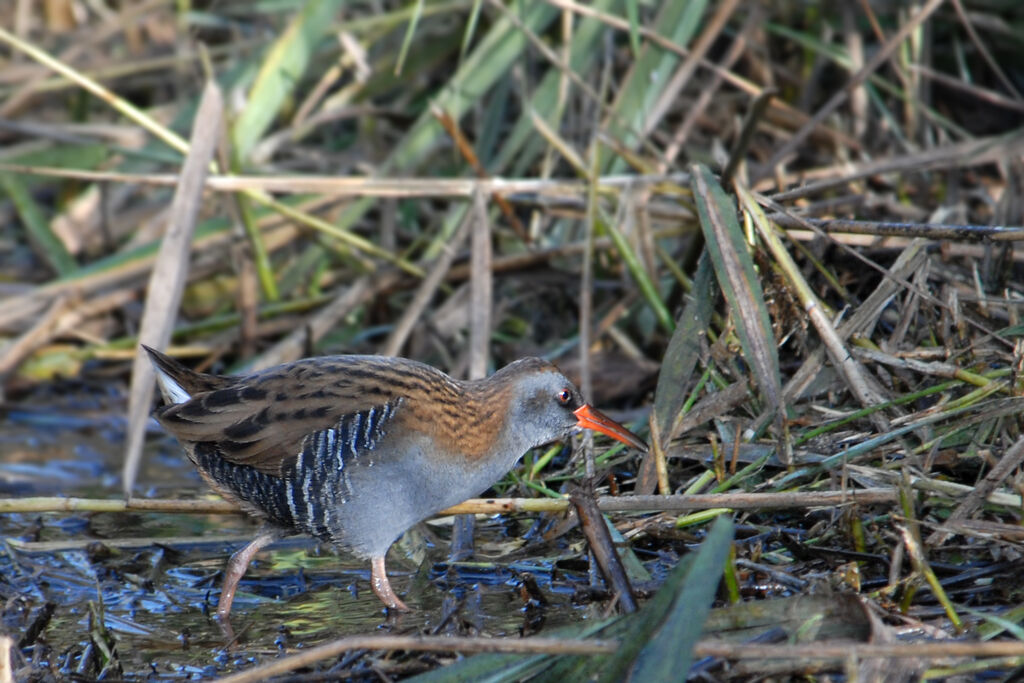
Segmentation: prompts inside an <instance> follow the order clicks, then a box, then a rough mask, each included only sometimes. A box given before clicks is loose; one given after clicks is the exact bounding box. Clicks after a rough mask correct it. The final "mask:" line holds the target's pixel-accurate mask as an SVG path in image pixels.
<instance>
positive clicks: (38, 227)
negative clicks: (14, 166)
mask: <svg viewBox="0 0 1024 683" xmlns="http://www.w3.org/2000/svg"><path fill="white" fill-rule="evenodd" d="M0 187H2V188H3V190H4V192H6V193H7V196H8V197H10V199H11V202H12V203H13V204H14V208H15V209H17V211H18V217H19V218H21V222H22V224H24V226H25V229H26V230H27V231H28V234H29V235H30V236H31V237H32V239H33V241H35V243H36V245H37V246H38V248H39V250H40V253H41V254H42V256H43V258H44V259H46V262H47V263H49V264H50V266H51V267H52V268H53V269H54V270H55V271H57V274H58V275H59V276H60V277H66V276H68V275H71V274H72V273H74V272H75V271H76V270H78V264H77V263H76V262H75V259H74V257H73V256H72V255H71V254H70V253H69V252H68V250H67V249H66V248H65V247H64V243H63V242H61V241H60V240H59V239H58V238H57V236H56V235H54V234H53V231H52V230H50V222H49V221H48V220H46V216H45V215H44V214H43V210H42V209H41V208H39V205H38V204H36V201H35V200H34V199H33V198H32V194H31V193H30V192H29V191H28V188H27V187H25V183H24V181H23V180H22V179H21V178H20V177H19V176H17V175H15V174H13V173H0Z"/></svg>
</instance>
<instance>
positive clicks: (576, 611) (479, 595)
mask: <svg viewBox="0 0 1024 683" xmlns="http://www.w3.org/2000/svg"><path fill="white" fill-rule="evenodd" d="M120 410H121V408H120V406H118V405H117V403H116V402H113V401H112V400H111V399H109V398H108V397H98V398H97V397H95V396H91V397H85V398H84V399H80V400H75V401H65V402H64V404H63V405H62V406H57V407H54V406H48V407H37V408H33V407H31V406H19V407H18V409H16V410H8V411H7V412H6V414H3V413H0V495H2V496H4V497H24V496H81V497H95V498H117V497H120V495H121V493H120V491H121V483H120V482H121V480H120V468H121V458H122V453H121V449H122V448H123V445H122V444H123V432H122V424H123V423H122V422H121V420H120V419H118V418H117V417H116V415H119V414H121V413H120V412H118V411H120ZM139 482H140V483H139V487H138V491H139V492H140V493H139V494H140V495H143V496H148V497H183V498H197V497H202V496H207V495H210V494H209V493H208V491H207V489H206V487H205V485H204V484H203V483H202V481H201V479H200V478H199V476H198V475H197V474H196V473H195V472H194V470H193V469H192V467H191V465H190V464H189V463H188V461H187V460H186V459H185V457H184V455H182V454H181V451H180V449H179V447H178V445H177V444H176V443H175V442H174V441H173V440H172V439H170V438H168V437H167V436H165V435H163V434H162V433H161V432H160V431H159V428H158V427H157V426H156V425H155V423H154V424H153V425H152V433H151V434H150V438H149V439H148V441H147V446H146V456H145V459H144V464H143V467H142V470H141V472H140V476H139ZM521 521H522V522H523V523H520V521H516V520H509V519H507V518H505V517H494V518H490V519H480V520H478V524H477V533H476V543H477V546H476V547H477V555H476V557H475V559H474V561H473V562H465V563H458V564H454V565H449V564H447V563H446V557H445V553H446V551H447V547H448V544H447V542H446V539H447V537H448V534H449V531H450V524H449V523H448V522H447V521H446V520H434V521H432V522H431V523H430V525H429V527H428V528H427V529H425V530H423V531H422V532H421V531H419V530H417V531H415V532H414V533H410V534H407V537H406V538H405V539H403V540H402V541H400V542H399V543H398V544H396V546H395V548H393V549H392V551H391V553H390V554H389V559H388V570H389V574H390V575H391V576H392V583H393V585H394V586H395V589H396V591H398V593H399V594H400V595H401V596H402V597H403V600H405V601H406V603H407V604H408V605H409V606H410V607H412V608H413V612H411V613H409V614H402V615H397V616H390V617H389V616H388V615H387V614H386V613H385V610H384V609H383V607H382V605H381V603H380V601H379V600H378V599H377V598H376V596H375V595H374V594H373V593H372V591H371V590H370V586H369V566H368V563H366V562H363V561H361V560H359V559H358V558H355V557H352V556H349V555H346V554H337V553H336V552H335V551H334V550H333V549H331V548H328V547H324V546H321V545H320V544H318V543H316V542H314V541H312V540H310V539H305V538H300V537H294V538H290V539H285V540H283V541H281V542H279V543H277V544H274V545H273V546H271V547H270V548H268V549H267V550H266V551H264V552H261V553H260V554H259V555H258V556H257V561H256V562H254V563H253V565H252V566H251V567H250V569H249V572H248V573H247V575H246V577H245V579H243V581H242V584H241V587H240V589H239V593H238V595H237V597H236V600H235V603H234V608H233V612H232V625H233V626H234V629H235V632H236V634H237V635H238V638H239V643H238V644H237V646H236V648H235V649H233V650H231V651H230V652H229V651H226V650H225V640H224V637H223V635H222V633H221V631H220V629H219V627H218V625H217V624H216V623H215V622H214V620H213V619H212V618H211V616H210V615H211V613H212V611H213V609H214V608H215V605H216V600H217V598H218V597H219V591H220V584H221V578H222V576H221V571H222V569H223V568H224V565H225V562H226V560H227V557H228V556H229V555H230V553H232V552H234V551H235V550H237V549H238V548H240V547H242V546H243V545H244V544H245V543H246V542H248V540H249V539H251V537H252V535H253V534H254V532H255V530H256V525H255V524H254V523H252V522H251V521H250V520H247V519H246V518H245V517H243V516H240V515H189V514H165V513H136V512H132V513H116V514H115V513H43V514H37V513H33V514H22V513H14V514H5V515H0V535H2V537H3V540H4V542H3V544H2V546H0V597H2V598H3V599H4V601H5V603H6V608H5V611H4V614H3V623H4V627H5V628H4V630H5V631H6V632H7V633H8V634H10V635H12V636H13V637H14V638H15V639H24V640H26V641H30V642H31V643H32V644H31V645H29V646H27V647H23V648H22V649H21V654H22V656H23V659H22V660H21V661H19V662H15V668H16V669H18V668H21V673H22V674H26V673H29V674H33V675H37V676H41V675H43V674H42V672H44V671H46V670H48V671H49V672H50V673H51V674H55V675H58V676H68V675H71V674H75V673H77V674H80V675H84V676H87V677H88V676H98V675H100V674H101V672H103V671H104V670H105V667H106V670H107V675H110V674H114V673H116V672H117V670H116V667H115V666H114V665H113V663H112V660H106V659H105V658H104V657H103V656H101V651H102V649H103V646H102V643H103V642H104V641H108V642H109V643H111V644H113V645H115V646H116V650H115V653H116V656H115V660H116V663H117V664H119V665H120V669H121V675H123V676H124V677H125V678H129V679H131V678H141V677H144V676H151V675H153V674H154V673H155V674H157V675H159V676H161V677H166V676H169V677H181V678H193V677H207V676H213V675H218V674H223V673H226V672H229V671H232V670H236V669H238V668H245V667H248V666H251V665H252V664H253V662H255V661H258V660H265V659H266V658H268V657H274V656H277V655H279V654H280V653H283V652H286V651H292V650H294V649H295V648H299V647H308V646H311V645H314V644H319V643H321V642H324V641H327V640H330V639H333V638H337V637H339V636H344V635H353V634H367V633H378V632H395V633H403V634H405V633H440V634H444V633H453V634H454V633H459V634H467V633H469V634H476V633H479V634H486V635H490V636H503V635H519V634H521V633H536V632H540V631H543V629H546V628H551V627H554V626H561V625H564V624H567V623H572V622H576V621H580V620H582V619H585V618H587V617H588V616H589V615H590V614H592V613H593V614H598V612H597V608H594V607H586V606H584V607H580V606H576V605H574V604H573V595H574V593H575V592H576V591H577V589H581V588H583V587H584V586H585V585H586V582H587V577H586V573H585V570H584V569H583V565H582V563H580V562H579V561H578V559H577V558H578V557H579V550H580V548H579V545H578V539H575V541H576V543H574V544H573V545H570V543H569V541H568V540H565V539H566V537H562V539H561V540H559V541H556V542H555V543H554V544H550V543H544V542H542V541H534V542H531V544H530V545H529V546H527V547H525V548H524V547H521V546H523V542H522V541H521V538H522V535H523V531H525V530H526V529H527V528H528V526H527V525H529V524H530V523H531V520H529V519H523V520H521ZM534 535H535V534H534ZM416 557H418V558H421V559H420V560H416V559H411V558H416ZM524 576H525V577H528V578H529V577H532V579H533V580H534V581H536V583H537V585H538V586H539V590H540V594H541V596H542V597H543V598H544V599H545V600H546V601H547V602H548V604H547V605H540V604H537V602H536V601H535V600H530V599H529V596H527V595H525V592H521V591H520V587H521V586H522V584H523V580H524ZM48 604H49V605H51V606H52V616H50V618H49V620H48V621H47V619H46V618H45V614H46V611H47V610H48V609H49V608H48V607H47V605H48ZM101 625H102V628H101V627H100V626H101ZM33 631H39V633H38V634H34V633H33ZM43 677H45V676H43Z"/></svg>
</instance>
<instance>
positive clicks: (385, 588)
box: [370, 555, 411, 612]
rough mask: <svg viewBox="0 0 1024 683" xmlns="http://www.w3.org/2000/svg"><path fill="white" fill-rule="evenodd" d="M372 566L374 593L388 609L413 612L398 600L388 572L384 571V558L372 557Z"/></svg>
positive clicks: (371, 580)
mask: <svg viewBox="0 0 1024 683" xmlns="http://www.w3.org/2000/svg"><path fill="white" fill-rule="evenodd" d="M370 566H371V567H372V572H371V573H372V574H373V576H372V577H371V579H370V583H371V584H372V585H373V592H374V593H376V594H377V597H378V598H380V601H381V602H383V603H384V604H385V605H387V606H388V609H396V610H398V611H399V612H409V611H411V610H410V609H409V608H408V607H406V605H405V603H404V602H402V601H401V600H399V599H398V596H397V595H395V591H394V590H392V588H391V582H390V581H388V573H387V570H386V569H384V556H383V555H381V556H380V557H371V558H370Z"/></svg>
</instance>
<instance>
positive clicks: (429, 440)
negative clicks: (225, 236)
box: [143, 345, 647, 622]
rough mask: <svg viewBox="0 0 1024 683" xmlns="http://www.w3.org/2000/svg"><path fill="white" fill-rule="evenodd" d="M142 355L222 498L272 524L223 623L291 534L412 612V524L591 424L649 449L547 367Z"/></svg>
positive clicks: (171, 416) (243, 555)
mask: <svg viewBox="0 0 1024 683" xmlns="http://www.w3.org/2000/svg"><path fill="white" fill-rule="evenodd" d="M143 348H144V349H145V351H146V353H148V355H149V358H150V359H151V361H152V364H153V366H154V368H155V370H156V378H157V384H158V385H159V387H160V391H161V394H162V396H163V399H164V405H162V406H160V407H158V408H156V410H155V411H154V417H155V418H156V419H157V421H158V422H159V423H160V424H161V425H162V426H163V427H164V429H165V430H166V431H167V432H169V433H170V434H172V435H173V436H174V437H176V438H177V440H178V442H179V443H180V444H181V446H182V447H183V448H184V450H185V453H186V455H187V456H188V458H189V460H191V462H192V464H193V465H194V466H195V467H196V469H197V470H198V472H199V474H200V475H201V476H202V478H203V479H204V480H205V481H206V483H207V484H208V485H209V486H210V487H211V488H213V489H214V491H216V492H217V493H219V494H220V495H221V496H222V497H224V498H226V499H227V500H230V501H233V502H234V503H236V504H237V505H239V506H240V507H241V508H242V509H243V510H245V511H247V512H249V513H251V514H252V515H254V516H256V517H257V518H259V519H260V520H262V522H263V526H262V527H261V529H260V531H259V532H258V534H257V536H256V538H255V539H253V541H252V542H251V543H249V544H248V545H247V546H245V547H244V548H242V549H241V550H239V551H238V552H236V553H235V554H234V555H233V556H232V557H231V559H230V560H229V561H228V564H227V568H226V571H225V575H224V582H223V587H222V589H221V596H220V599H219V601H218V605H217V617H218V619H220V620H222V621H225V622H226V621H227V619H228V617H229V614H230V612H231V605H232V601H233V600H234V596H235V591H236V590H237V588H238V583H239V581H240V580H241V578H242V577H243V576H244V575H245V572H246V570H247V568H248V566H249V563H250V562H251V560H252V558H253V557H254V556H255V554H256V553H257V552H258V551H259V550H260V549H262V548H263V547H265V546H267V545H268V544H270V543H272V542H274V541H275V540H277V539H279V538H281V537H283V536H285V535H288V534H293V533H305V534H307V535H309V536H313V537H315V538H317V539H319V540H321V541H324V542H327V543H330V544H332V545H334V546H336V547H339V548H343V549H347V550H349V551H351V552H352V553H354V554H355V555H357V556H359V557H361V558H363V559H369V560H370V566H371V587H372V589H373V592H374V593H375V594H376V595H377V597H378V598H380V600H381V602H383V603H384V605H385V606H386V607H388V608H389V609H393V610H398V611H408V610H409V608H408V607H407V606H406V605H405V603H404V602H403V601H402V600H401V599H399V597H398V596H397V595H396V594H395V591H394V589H393V588H392V587H391V583H390V581H389V580H388V575H387V571H386V568H385V564H384V557H385V554H386V553H387V550H388V548H389V547H390V546H391V545H392V544H393V543H394V542H395V541H396V540H397V539H398V537H399V536H401V535H402V534H403V533H404V532H405V531H406V530H407V529H409V528H410V527H412V526H413V525H415V524H417V523H418V522H421V521H423V520H424V519H427V518H429V517H430V516H432V515H434V514H435V513H437V512H439V511H441V510H444V509H445V508H448V507H450V506H452V505H455V504H456V503H460V502H462V501H464V500H466V499H467V498H470V497H472V496H475V495H479V494H480V493H482V492H483V491H485V490H486V489H488V488H489V487H490V486H491V485H492V484H494V483H495V482H496V481H497V480H499V479H500V478H501V477H502V476H504V475H505V473H507V472H508V471H509V470H510V469H511V468H512V467H513V466H514V465H515V464H516V462H517V461H518V460H519V458H520V457H521V456H522V455H523V454H524V453H526V452H527V451H529V450H530V449H532V448H535V447H538V446H542V445H544V444H547V443H550V442H554V441H559V440H564V439H566V438H567V437H569V436H571V435H572V434H573V433H575V432H577V431H579V430H581V429H590V430H594V431H597V432H601V433H603V434H606V435H608V436H610V437H612V438H614V439H617V440H618V441H621V442H623V443H625V444H627V445H629V446H632V447H634V448H637V449H639V450H641V451H646V450H647V445H646V444H645V443H644V441H643V440H642V439H641V438H640V437H638V436H637V435H636V434H634V433H633V432H631V431H629V430H628V429H626V428H625V427H623V426H622V425H620V424H619V423H617V422H615V421H614V420H612V419H611V418H609V417H607V416H605V415H604V414H602V413H601V412H599V411H598V410H596V409H595V408H593V407H591V406H590V405H589V404H587V403H586V402H584V401H583V399H582V397H581V395H580V392H579V391H578V390H577V388H576V387H575V386H574V385H573V383H572V382H570V381H569V380H568V379H567V378H566V377H565V376H564V375H563V374H562V373H561V372H560V371H559V370H558V369H557V368H556V367H555V366H554V365H553V364H552V363H550V362H548V361H546V360H542V359H540V358H523V359H520V360H517V361H515V362H513V363H511V364H509V365H507V366H505V367H504V368H502V369H501V370H498V371H497V372H495V373H494V374H493V375H491V376H490V377H487V378H486V379H481V380H473V381H460V380H457V379H453V378H452V377H450V376H448V375H447V374H445V373H444V372H442V371H440V370H437V369H435V368H434V367H432V366H430V365H426V364H424V363H420V362H418V361H414V360H409V359H405V358H394V357H384V356H371V355H336V356H321V357H314V358H306V359H303V360H298V361H294V362H290V363H284V364H282V365H277V366H275V367H271V368H268V369H265V370H261V371H258V372H253V373H250V374H242V375H236V376H218V375H210V374H203V373H200V372H196V371H194V370H191V369H190V368H188V367H186V366H185V365H183V364H181V363H180V362H178V361H177V360H175V359H173V358H171V357H170V356H168V355H166V354H164V353H161V352H160V351H157V350H156V349H153V348H150V347H148V346H145V345H143Z"/></svg>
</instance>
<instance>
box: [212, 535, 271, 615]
mask: <svg viewBox="0 0 1024 683" xmlns="http://www.w3.org/2000/svg"><path fill="white" fill-rule="evenodd" d="M277 537H278V534H277V533H275V532H273V531H261V532H260V535H259V536H257V537H256V538H254V539H253V540H252V542H251V543H250V544H249V545H247V546H245V547H244V548H242V549H241V550H239V551H238V552H237V553H235V554H234V555H232V556H231V559H230V560H228V566H227V570H226V571H225V572H224V586H223V587H222V588H221V590H220V601H219V602H218V603H217V618H218V619H219V620H221V621H224V622H226V621H227V619H228V615H229V614H231V603H232V602H234V600H235V591H236V590H237V589H238V582H239V581H241V580H242V577H243V576H245V572H246V571H247V570H248V569H249V563H250V562H252V558H253V556H254V555H255V554H256V553H258V552H259V551H260V550H262V549H263V548H265V547H266V546H268V545H270V544H271V543H273V542H274V541H276V540H277Z"/></svg>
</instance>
